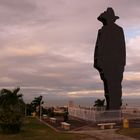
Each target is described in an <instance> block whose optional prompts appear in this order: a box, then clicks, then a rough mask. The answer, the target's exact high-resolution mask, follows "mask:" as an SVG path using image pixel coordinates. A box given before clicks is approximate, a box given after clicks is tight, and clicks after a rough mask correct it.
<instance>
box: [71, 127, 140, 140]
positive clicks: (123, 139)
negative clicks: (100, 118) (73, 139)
mask: <svg viewBox="0 0 140 140" xmlns="http://www.w3.org/2000/svg"><path fill="white" fill-rule="evenodd" d="M115 131H116V130H115V129H107V130H90V131H71V132H72V133H80V134H87V135H90V136H93V137H96V138H97V139H98V140H105V139H106V140H138V139H135V138H131V137H127V136H123V135H119V134H116V133H115ZM84 140H85V139H84ZM86 140H92V139H88V138H87V139H86Z"/></svg>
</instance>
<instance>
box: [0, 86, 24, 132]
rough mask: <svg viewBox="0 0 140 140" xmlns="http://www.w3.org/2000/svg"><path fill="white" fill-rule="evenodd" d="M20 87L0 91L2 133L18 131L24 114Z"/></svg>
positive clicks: (0, 124)
mask: <svg viewBox="0 0 140 140" xmlns="http://www.w3.org/2000/svg"><path fill="white" fill-rule="evenodd" d="M19 91H20V88H16V89H14V90H8V89H2V90H1V91H0V126H1V128H2V130H3V132H4V133H16V132H19V130H20V126H21V124H22V119H23V116H24V101H23V99H22V94H18V92H19Z"/></svg>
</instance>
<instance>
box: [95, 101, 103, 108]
mask: <svg viewBox="0 0 140 140" xmlns="http://www.w3.org/2000/svg"><path fill="white" fill-rule="evenodd" d="M104 103H105V99H103V100H100V99H97V100H96V101H95V103H94V106H95V107H104Z"/></svg>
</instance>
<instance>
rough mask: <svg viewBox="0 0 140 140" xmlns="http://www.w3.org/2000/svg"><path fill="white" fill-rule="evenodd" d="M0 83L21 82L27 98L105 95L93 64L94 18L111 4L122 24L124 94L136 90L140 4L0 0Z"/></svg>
mask: <svg viewBox="0 0 140 140" xmlns="http://www.w3.org/2000/svg"><path fill="white" fill-rule="evenodd" d="M0 3H1V5H0V16H1V23H0V44H1V51H0V70H1V73H0V77H1V79H0V86H1V87H17V86H21V87H22V91H23V93H24V95H25V96H26V97H27V98H31V97H33V96H36V95H39V94H44V95H45V94H47V95H46V96H48V98H56V97H60V98H61V97H69V96H73V97H75V96H76V97H82V96H83V97H86V96H95V97H97V96H99V95H100V96H103V92H102V93H101V94H100V93H99V94H98V91H102V90H103V84H102V81H101V80H100V77H99V74H98V72H97V71H96V70H95V69H94V68H93V54H94V47H95V42H96V37H97V31H98V29H99V28H101V26H102V24H101V23H100V22H99V21H98V20H97V17H98V16H99V14H100V13H101V12H103V11H104V10H106V8H107V7H108V6H112V7H113V8H114V10H115V13H116V15H118V16H119V17H120V19H119V20H118V21H117V23H118V24H119V25H120V26H122V27H123V28H124V32H125V37H126V42H127V43H126V44H127V45H126V48H127V66H126V73H125V75H124V81H123V91H124V93H125V95H127V94H131V93H136V94H137V93H139V91H140V89H139V80H140V79H139V70H140V67H139V64H140V62H139V54H140V49H139V44H140V32H139V29H140V26H139V24H138V23H139V22H140V19H139V16H140V15H139V14H140V9H139V4H140V2H139V1H137V0H134V1H132V0H123V1H121V0H117V1H106V0H99V1H95V0H87V1H85V0H76V1H75V0H71V1H66V0H53V1H52V0H45V1H44V0H39V1H38V0H24V1H19V0H12V1H9V0H0Z"/></svg>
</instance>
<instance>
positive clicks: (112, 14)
mask: <svg viewBox="0 0 140 140" xmlns="http://www.w3.org/2000/svg"><path fill="white" fill-rule="evenodd" d="M97 19H98V20H99V21H103V20H107V19H111V20H113V21H116V20H117V19H119V17H118V16H115V12H114V10H113V8H111V7H108V8H107V10H106V11H105V12H104V13H101V14H100V16H99V17H98V18H97Z"/></svg>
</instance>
